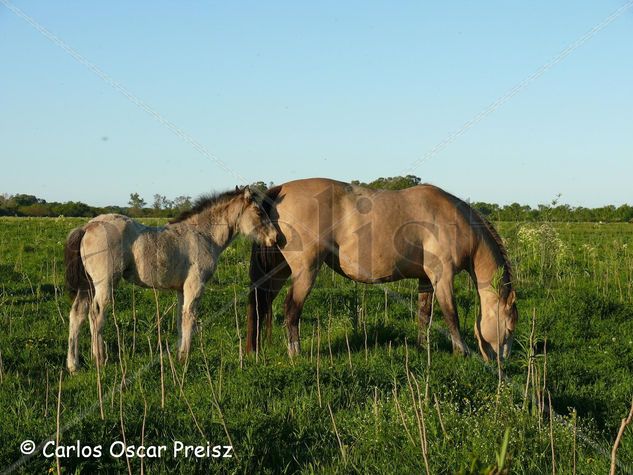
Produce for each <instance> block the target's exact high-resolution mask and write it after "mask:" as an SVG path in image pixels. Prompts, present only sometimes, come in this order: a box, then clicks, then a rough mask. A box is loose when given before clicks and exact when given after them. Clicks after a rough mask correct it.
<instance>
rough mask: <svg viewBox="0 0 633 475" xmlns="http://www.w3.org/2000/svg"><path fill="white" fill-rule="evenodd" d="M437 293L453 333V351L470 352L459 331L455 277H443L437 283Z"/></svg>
mask: <svg viewBox="0 0 633 475" xmlns="http://www.w3.org/2000/svg"><path fill="white" fill-rule="evenodd" d="M435 295H436V297H437V302H438V303H439V304H440V308H441V309H442V314H443V315H444V321H446V325H447V326H448V330H449V332H450V333H451V340H452V342H453V353H461V354H463V355H467V354H468V347H467V346H466V344H465V343H464V341H463V340H462V336H461V335H460V333H459V319H458V316H457V304H456V303H455V295H454V293H453V277H452V276H450V277H444V276H443V277H442V279H441V280H440V281H439V282H438V283H437V284H436V285H435Z"/></svg>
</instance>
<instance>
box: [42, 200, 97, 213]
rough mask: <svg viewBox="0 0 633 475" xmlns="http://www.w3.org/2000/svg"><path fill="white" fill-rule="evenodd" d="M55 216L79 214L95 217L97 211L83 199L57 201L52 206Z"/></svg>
mask: <svg viewBox="0 0 633 475" xmlns="http://www.w3.org/2000/svg"><path fill="white" fill-rule="evenodd" d="M52 211H53V216H77V217H93V216H96V215H97V211H96V210H95V208H93V207H92V206H88V205H87V204H86V203H82V202H81V201H67V202H66V203H55V205H54V206H53V207H52Z"/></svg>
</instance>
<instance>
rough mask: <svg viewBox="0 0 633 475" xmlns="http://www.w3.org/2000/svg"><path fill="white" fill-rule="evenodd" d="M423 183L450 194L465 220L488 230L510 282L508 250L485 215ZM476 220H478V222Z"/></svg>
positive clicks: (505, 279)
mask: <svg viewBox="0 0 633 475" xmlns="http://www.w3.org/2000/svg"><path fill="white" fill-rule="evenodd" d="M424 185H427V186H433V187H434V188H436V189H438V190H440V191H442V192H443V193H446V194H447V195H448V196H450V197H451V198H452V199H453V200H454V202H455V203H456V204H457V208H458V209H459V210H460V211H461V213H462V214H463V215H464V217H465V218H466V220H467V221H468V222H469V223H470V224H471V225H474V226H477V225H479V226H480V227H483V228H485V229H486V230H487V231H488V233H489V235H490V238H491V239H492V240H493V241H494V242H495V243H496V244H497V247H498V248H499V253H500V254H501V259H502V260H503V277H504V282H507V283H511V282H512V265H511V264H510V259H509V258H508V251H507V249H506V247H505V245H504V244H503V239H501V236H500V235H499V233H498V232H497V230H496V229H495V228H494V226H493V225H492V223H491V222H490V221H488V219H486V217H485V216H484V215H483V214H481V213H480V212H479V211H477V210H476V209H475V208H473V207H472V206H470V204H468V203H466V202H465V201H463V200H461V199H460V198H458V197H456V196H455V195H452V194H450V193H448V192H446V191H444V190H441V189H440V188H437V187H436V186H435V185H431V184H428V183H425V184H424ZM473 218H474V219H473ZM477 221H479V223H478V222H477ZM504 287H506V286H504ZM507 290H508V291H509V290H510V288H509V287H508V289H507Z"/></svg>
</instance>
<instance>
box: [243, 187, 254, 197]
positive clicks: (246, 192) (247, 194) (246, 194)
mask: <svg viewBox="0 0 633 475" xmlns="http://www.w3.org/2000/svg"><path fill="white" fill-rule="evenodd" d="M252 196H253V193H252V192H251V187H250V186H248V185H246V186H245V187H244V198H246V199H247V200H250V199H251V197H252Z"/></svg>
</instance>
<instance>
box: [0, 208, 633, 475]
mask: <svg viewBox="0 0 633 475" xmlns="http://www.w3.org/2000/svg"><path fill="white" fill-rule="evenodd" d="M82 222H83V221H82V220H80V219H68V218H66V219H45V218H44V219H29V218H17V219H14V218H3V219H0V329H1V331H0V352H1V361H2V368H3V369H2V373H1V374H2V376H1V377H2V382H0V466H2V467H5V468H8V467H9V466H11V465H12V464H14V463H15V462H18V461H20V460H21V454H20V450H19V446H20V443H21V442H22V441H23V440H25V439H32V440H34V441H36V442H37V443H39V442H41V441H44V440H48V438H50V437H51V436H52V437H53V438H54V437H55V432H56V416H57V409H56V408H57V390H58V378H59V375H60V370H62V368H63V367H64V362H65V355H66V345H67V343H66V339H67V331H68V330H67V320H68V311H69V307H70V303H69V302H68V300H67V298H66V297H65V296H64V295H63V293H62V291H63V266H62V251H63V242H64V239H65V236H66V234H67V233H68V231H69V230H70V229H72V228H73V227H75V226H77V225H78V224H80V223H82ZM539 226H542V227H539ZM521 227H523V231H521ZM499 229H500V232H501V234H502V235H503V236H504V238H505V239H506V241H507V243H508V248H509V252H510V255H511V259H512V261H513V262H514V264H515V273H516V276H517V280H518V282H517V288H518V295H519V302H518V305H519V311H520V322H519V327H518V330H517V338H518V340H520V341H522V342H524V346H527V345H526V343H525V342H526V341H527V337H528V335H529V332H530V328H531V316H532V314H533V313H534V314H535V316H536V322H535V328H536V337H537V338H536V345H535V347H536V352H537V356H536V359H535V362H536V363H535V364H536V366H535V367H536V368H537V369H538V375H539V387H540V386H541V385H542V384H543V380H542V377H543V374H544V370H545V368H544V365H545V362H546V381H545V385H546V388H547V390H548V391H549V392H550V393H551V400H552V408H553V411H554V413H555V416H554V417H553V418H552V419H551V420H550V417H549V415H548V412H547V411H546V412H545V413H543V412H541V411H539V410H538V405H537V404H535V402H534V400H532V398H531V397H528V399H529V400H528V401H527V403H526V404H525V405H524V395H523V393H524V389H525V383H526V378H527V367H526V361H527V359H528V356H527V348H524V349H522V348H521V346H520V345H519V344H515V347H514V352H513V355H512V357H511V359H510V360H509V362H508V363H507V364H506V365H505V368H504V369H505V374H506V378H505V380H504V381H503V384H502V385H501V387H499V382H498V376H497V368H496V366H495V365H486V364H484V363H483V362H482V360H481V359H480V358H479V357H477V356H474V357H470V358H460V357H455V356H453V355H452V354H451V353H450V342H449V340H448V339H447V337H446V332H445V327H444V323H443V322H442V318H441V315H440V314H439V311H438V310H436V314H435V316H434V321H435V322H436V324H435V325H434V327H433V330H432V332H431V347H432V351H431V366H430V368H429V367H427V354H426V352H425V351H419V350H418V349H417V348H416V346H415V345H414V342H415V341H416V338H417V327H416V319H415V311H416V309H415V302H416V299H417V295H416V293H415V289H416V286H415V283H414V282H409V281H401V282H398V283H393V284H389V285H385V286H366V285H361V284H354V283H352V282H350V281H347V280H344V279H342V278H340V277H339V276H337V275H334V274H333V273H332V272H331V271H330V270H329V269H324V270H323V271H322V272H321V274H320V275H319V279H318V282H317V286H316V288H315V289H314V291H313V293H312V295H311V296H310V298H309V300H308V302H307V304H306V307H305V309H304V316H303V318H302V322H301V334H302V349H303V354H302V356H301V357H299V358H297V359H295V360H294V361H291V360H289V359H288V357H287V354H286V344H285V333H284V328H283V318H282V302H283V299H282V298H279V299H278V301H276V302H275V307H274V309H275V321H274V330H273V337H272V342H271V343H269V344H267V345H266V346H265V347H264V349H263V351H262V352H261V353H260V354H259V355H258V357H257V359H256V358H255V357H254V356H249V357H244V360H243V365H242V366H243V367H240V357H239V345H240V340H239V338H238V332H237V328H236V318H235V315H236V312H237V315H238V317H239V318H238V322H239V325H240V333H241V338H242V345H244V341H243V339H244V336H245V330H244V329H245V318H244V315H245V309H246V293H245V292H246V288H247V286H248V255H249V249H250V246H249V245H248V243H246V242H245V241H242V240H239V241H237V242H236V243H234V245H233V246H232V247H231V248H230V249H228V250H227V251H226V252H225V253H224V254H223V256H222V259H221V264H220V266H219V268H218V271H217V273H216V275H215V276H214V278H213V279H212V281H211V282H210V283H209V285H208V287H207V290H206V292H205V295H204V297H203V300H202V304H201V307H200V328H201V332H199V333H198V334H197V336H196V337H195V339H194V345H193V348H192V354H191V359H190V362H189V365H188V366H187V367H183V366H182V365H180V364H177V363H175V362H174V364H173V368H174V371H172V367H171V364H170V361H169V355H168V353H167V344H168V345H169V348H170V349H171V350H172V351H173V349H174V347H175V344H176V331H175V315H174V306H173V305H174V303H175V300H176V297H175V294H172V293H168V292H165V293H161V294H160V296H159V304H158V306H159V311H160V313H161V318H162V324H161V329H162V335H163V345H162V348H163V368H164V388H165V404H164V408H161V370H160V366H161V365H160V358H159V349H158V339H157V327H156V312H157V309H156V304H155V301H154V294H153V293H152V292H151V291H146V290H142V289H139V288H133V287H132V286H130V285H128V284H125V283H124V284H122V285H121V286H120V287H119V288H118V290H117V293H116V302H115V309H114V310H115V317H116V321H117V323H118V327H119V338H117V331H116V327H115V325H114V319H113V318H112V312H110V314H109V317H108V320H107V323H106V331H105V338H106V342H107V348H108V355H109V356H108V364H107V365H106V366H105V367H104V368H102V371H101V378H100V380H101V386H102V394H103V411H104V419H102V418H101V416H100V409H99V402H98V392H97V372H96V368H95V366H94V364H93V363H92V361H91V360H90V354H89V343H90V341H89V340H90V336H89V331H88V328H87V324H86V325H85V328H83V329H82V339H81V343H80V348H81V354H82V369H81V370H80V372H79V373H78V374H77V375H75V376H70V375H68V374H67V373H66V372H65V371H64V372H63V373H62V376H63V381H62V386H61V412H60V414H59V418H60V426H61V429H62V430H61V443H62V444H65V445H72V444H75V441H77V440H79V441H81V444H82V445H89V446H96V445H102V446H103V449H102V451H103V452H104V453H103V455H102V456H101V457H100V458H78V457H76V456H71V457H69V458H61V459H60V463H61V467H62V471H63V472H65V473H74V472H85V473H93V472H94V471H95V470H104V471H123V472H125V471H127V464H126V461H125V459H124V458H120V459H116V458H112V457H110V456H109V455H108V447H109V445H110V444H111V443H112V442H115V441H119V440H122V439H123V431H122V428H121V426H122V423H121V419H122V422H123V427H124V432H125V438H126V441H127V442H128V444H134V445H139V444H140V442H141V436H142V434H143V437H144V441H145V445H166V446H167V453H166V454H164V456H163V457H161V458H157V459H149V458H146V459H144V462H143V463H144V470H145V471H146V473H161V472H169V473H172V472H177V473H191V472H201V473H207V472H220V473H223V472H229V473H234V472H236V473H260V472H261V473H279V472H287V473H297V472H298V473H313V472H315V473H424V471H425V458H424V454H426V456H427V457H426V458H427V460H428V465H429V470H430V472H431V473H457V472H459V473H488V472H489V471H490V470H493V469H499V468H502V467H497V465H504V466H505V468H506V469H507V468H508V467H509V468H510V471H511V472H512V473H534V474H540V473H551V472H552V448H551V440H552V438H553V442H554V454H555V463H556V473H571V472H572V465H573V460H574V458H575V460H576V470H577V473H587V474H593V473H606V472H608V467H609V464H610V450H611V445H612V443H613V440H614V439H615V434H616V432H617V429H618V427H619V424H620V420H621V419H622V418H623V417H624V416H625V415H626V413H627V412H628V407H629V404H630V401H631V396H632V395H633V377H632V374H633V303H632V302H633V300H632V296H633V288H632V285H633V284H632V282H633V279H632V278H631V277H632V273H633V256H632V255H631V253H632V252H633V247H632V246H633V225H628V224H607V225H597V224H584V223H575V224H569V225H567V224H557V225H554V226H548V225H541V224H531V225H524V226H521V225H517V224H514V223H501V224H500V225H499ZM526 229H528V231H526ZM529 229H533V230H532V231H529ZM629 248H630V249H629ZM456 285H457V302H458V306H459V310H460V316H461V326H462V328H463V335H464V336H465V339H466V342H467V343H468V345H469V346H470V347H471V348H473V349H474V348H476V343H475V341H474V336H473V332H472V327H473V323H474V319H475V315H476V311H477V303H476V298H475V293H474V291H473V289H472V287H471V286H469V285H468V282H467V279H466V277H465V276H459V278H458V279H457V283H456ZM385 289H387V300H386V302H387V303H386V306H385ZM234 296H236V297H237V299H236V300H234V299H235V297H234ZM118 340H120V342H121V346H120V348H119V344H118ZM545 340H546V341H547V344H546V345H545ZM202 347H204V352H203V351H202ZM545 347H546V348H547V359H545V356H544V354H543V353H544V351H545ZM119 351H120V354H121V358H122V360H121V362H119ZM122 369H123V371H125V375H126V384H125V386H124V387H123V390H122V391H120V387H121V372H122ZM207 370H208V371H207ZM408 372H410V373H409V377H408ZM427 375H428V381H429V383H428V389H429V391H428V392H429V395H430V398H429V401H428V402H426V401H425V383H426V379H427ZM529 394H530V395H532V394H533V389H532V388H530V390H529ZM537 397H538V395H537ZM545 400H546V401H547V399H545ZM435 401H437V403H436V402H435ZM145 408H146V411H145ZM330 409H331V414H330ZM574 409H575V410H576V411H577V414H578V417H577V428H576V437H574V424H573V423H572V411H573V410H574ZM144 413H145V416H144ZM335 426H336V430H335V428H334V427H335ZM550 426H551V431H552V434H551V435H552V437H551V436H550ZM225 428H226V430H225ZM227 431H228V436H230V439H231V441H232V444H233V446H234V450H235V455H236V456H234V457H232V458H228V459H222V458H220V459H213V458H202V459H196V458H195V457H177V458H174V457H173V456H172V455H171V450H172V446H173V441H174V440H178V441H181V442H183V443H185V444H192V445H206V444H207V442H209V443H210V444H211V445H228V436H227V433H226V432H227ZM420 433H422V434H423V437H422V438H424V434H425V438H426V449H425V450H423V444H421V436H420ZM339 440H340V443H339ZM574 447H575V449H574ZM618 458H619V460H620V462H621V465H620V470H621V472H622V473H627V471H628V473H631V472H633V431H631V429H628V430H627V432H626V433H625V435H624V438H623V441H622V445H621V447H620V450H619V452H618ZM130 464H131V469H132V471H133V472H134V473H138V472H139V470H140V467H141V459H140V458H132V459H130ZM15 469H16V470H17V471H18V472H23V473H34V472H43V471H47V470H49V469H53V470H55V458H54V457H53V458H45V457H44V456H43V455H42V454H41V453H39V451H38V453H36V454H35V455H34V456H33V457H31V458H28V459H23V460H21V465H19V466H17V467H15Z"/></svg>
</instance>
